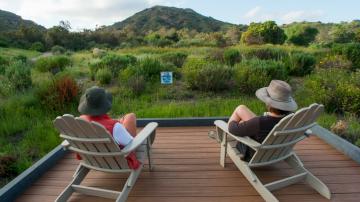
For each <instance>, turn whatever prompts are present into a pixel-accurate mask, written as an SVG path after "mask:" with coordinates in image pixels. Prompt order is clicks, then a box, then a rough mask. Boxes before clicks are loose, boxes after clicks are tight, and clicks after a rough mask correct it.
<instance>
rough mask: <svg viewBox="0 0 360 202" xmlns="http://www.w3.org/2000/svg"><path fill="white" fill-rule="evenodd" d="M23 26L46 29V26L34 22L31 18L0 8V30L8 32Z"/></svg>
mask: <svg viewBox="0 0 360 202" xmlns="http://www.w3.org/2000/svg"><path fill="white" fill-rule="evenodd" d="M21 26H25V27H35V28H38V29H41V30H45V27H43V26H41V25H38V24H36V23H34V22H33V21H31V20H24V19H22V18H21V16H18V15H16V14H14V13H11V12H8V11H4V10H0V32H8V31H15V30H18V29H19V28H20V27H21Z"/></svg>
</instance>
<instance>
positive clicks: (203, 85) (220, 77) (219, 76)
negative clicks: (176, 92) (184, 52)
mask: <svg viewBox="0 0 360 202" xmlns="http://www.w3.org/2000/svg"><path fill="white" fill-rule="evenodd" d="M183 73H184V77H185V81H186V83H187V85H188V87H189V88H191V89H194V90H201V91H219V90H223V89H228V88H229V87H230V85H231V84H232V74H233V69H232V68H231V67H228V66H226V65H223V64H220V63H216V62H206V61H205V60H203V59H198V58H193V59H191V60H188V61H187V63H186V64H185V66H184V71H183Z"/></svg>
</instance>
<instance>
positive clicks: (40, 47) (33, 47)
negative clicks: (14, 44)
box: [30, 41, 45, 52]
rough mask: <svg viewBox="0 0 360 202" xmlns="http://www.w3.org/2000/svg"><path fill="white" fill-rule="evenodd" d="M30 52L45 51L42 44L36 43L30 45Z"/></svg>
mask: <svg viewBox="0 0 360 202" xmlns="http://www.w3.org/2000/svg"><path fill="white" fill-rule="evenodd" d="M30 50H34V51H39V52H42V51H44V50H45V47H44V44H43V43H41V42H39V41H37V42H34V43H33V44H31V47H30Z"/></svg>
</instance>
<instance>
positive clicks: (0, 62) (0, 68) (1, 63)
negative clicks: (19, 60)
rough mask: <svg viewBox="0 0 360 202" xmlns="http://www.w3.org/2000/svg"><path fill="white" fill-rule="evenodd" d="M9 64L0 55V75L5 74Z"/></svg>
mask: <svg viewBox="0 0 360 202" xmlns="http://www.w3.org/2000/svg"><path fill="white" fill-rule="evenodd" d="M8 64H9V61H8V60H7V59H6V58H5V57H3V56H1V55H0V75H1V74H4V73H5V68H6V66H7V65H8Z"/></svg>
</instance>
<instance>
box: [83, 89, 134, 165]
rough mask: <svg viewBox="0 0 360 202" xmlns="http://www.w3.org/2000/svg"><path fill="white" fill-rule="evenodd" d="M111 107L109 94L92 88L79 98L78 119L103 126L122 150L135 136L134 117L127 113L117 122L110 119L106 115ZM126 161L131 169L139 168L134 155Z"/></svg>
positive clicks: (132, 114) (129, 156)
mask: <svg viewBox="0 0 360 202" xmlns="http://www.w3.org/2000/svg"><path fill="white" fill-rule="evenodd" d="M111 107H112V96H111V94H110V93H108V92H106V91H105V89H103V88H100V87H98V86H93V87H91V88H88V89H86V91H85V93H84V94H83V95H82V96H81V98H80V103H79V106H78V111H79V112H80V114H81V116H80V118H82V119H85V120H87V121H95V122H97V123H99V124H101V125H102V126H104V127H105V128H106V130H107V131H108V132H109V133H110V134H111V135H112V137H113V138H114V140H115V142H116V143H117V144H118V145H119V146H120V148H123V147H124V146H126V145H127V144H129V143H130V142H131V141H132V140H133V138H134V137H135V136H136V115H135V114H134V113H129V114H126V115H125V116H123V117H122V118H121V119H119V120H116V119H112V118H111V117H110V116H109V115H108V114H107V113H108V112H109V111H110V110H111ZM77 158H79V156H77ZM127 161H128V165H129V167H130V168H132V169H137V168H138V167H139V166H140V162H139V161H138V160H137V159H136V155H135V154H134V153H131V154H130V155H128V157H127Z"/></svg>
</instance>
